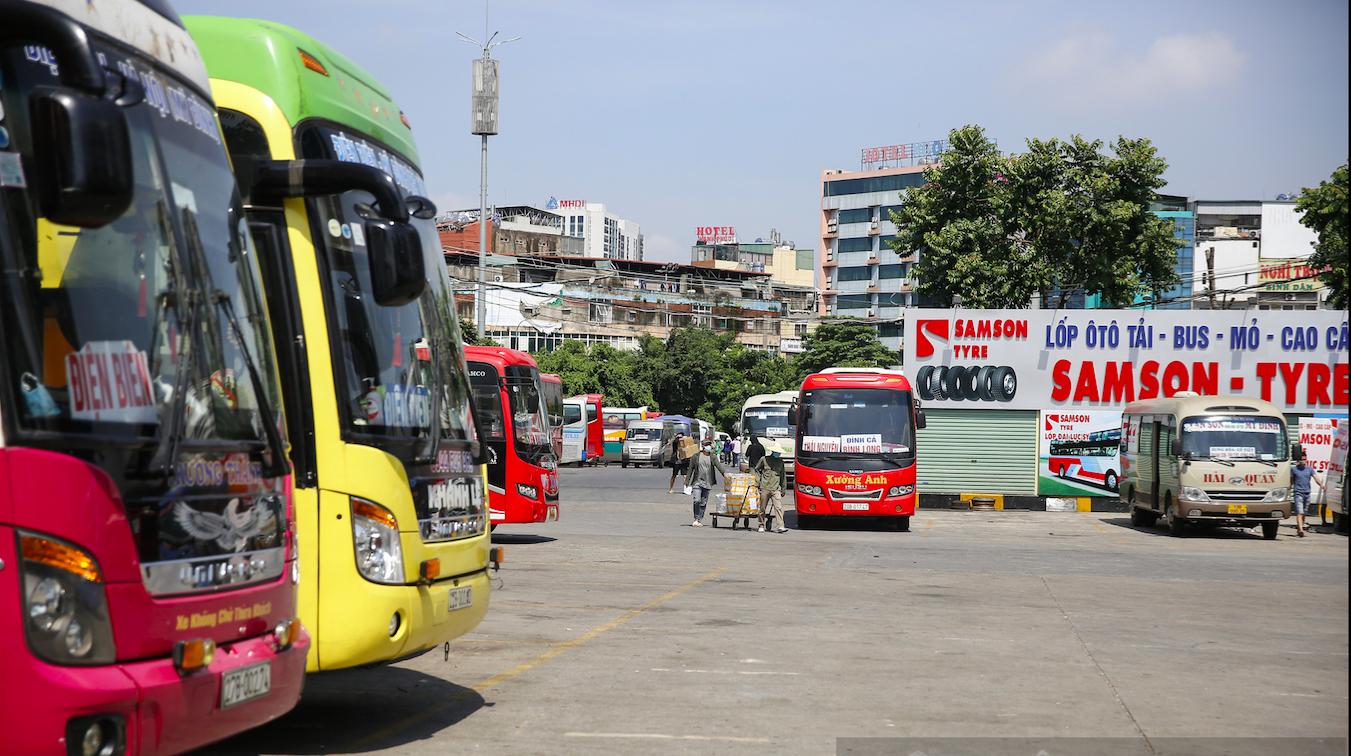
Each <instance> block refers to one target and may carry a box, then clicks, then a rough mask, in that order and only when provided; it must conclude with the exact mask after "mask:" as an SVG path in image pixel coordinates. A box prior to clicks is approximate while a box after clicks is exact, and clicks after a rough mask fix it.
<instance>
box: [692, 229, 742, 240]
mask: <svg viewBox="0 0 1351 756" xmlns="http://www.w3.org/2000/svg"><path fill="white" fill-rule="evenodd" d="M694 236H695V238H696V239H698V240H699V241H701V242H703V243H705V244H736V241H737V239H736V228H734V227H732V226H698V227H697V228H695V229H694Z"/></svg>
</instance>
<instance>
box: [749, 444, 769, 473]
mask: <svg viewBox="0 0 1351 756" xmlns="http://www.w3.org/2000/svg"><path fill="white" fill-rule="evenodd" d="M764 456H765V446H764V444H762V443H760V439H759V437H757V436H751V445H750V446H748V447H746V469H747V470H754V469H755V463H756V462H759V461H760V458H761V457H764Z"/></svg>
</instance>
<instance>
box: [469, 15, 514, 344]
mask: <svg viewBox="0 0 1351 756" xmlns="http://www.w3.org/2000/svg"><path fill="white" fill-rule="evenodd" d="M500 33H501V32H493V33H492V35H491V36H489V34H488V0H483V39H484V41H483V42H479V41H478V40H476V39H474V38H473V37H470V36H468V35H465V34H461V33H460V32H455V34H456V36H458V37H459V38H460V39H462V40H464V41H465V42H468V43H470V44H472V45H476V46H477V47H478V48H479V49H480V50H481V51H482V52H483V57H481V58H479V59H478V60H475V61H474V80H473V96H472V99H471V104H470V127H469V133H471V134H474V135H476V136H478V137H480V138H481V139H482V140H483V141H482V147H481V148H480V158H479V167H480V175H479V186H478V198H479V202H478V297H477V299H478V318H477V321H478V323H477V326H478V336H479V338H480V339H482V338H483V336H484V329H485V327H486V326H487V323H486V321H487V317H488V305H487V294H488V291H487V289H488V224H489V223H490V221H489V220H488V137H489V136H493V135H495V134H497V61H495V60H493V59H492V51H493V48H494V47H497V46H498V45H505V44H506V43H508V42H515V41H516V40H518V39H520V37H512V38H511V39H504V40H502V41H501V42H494V41H493V40H495V39H497V35H498V34H500Z"/></svg>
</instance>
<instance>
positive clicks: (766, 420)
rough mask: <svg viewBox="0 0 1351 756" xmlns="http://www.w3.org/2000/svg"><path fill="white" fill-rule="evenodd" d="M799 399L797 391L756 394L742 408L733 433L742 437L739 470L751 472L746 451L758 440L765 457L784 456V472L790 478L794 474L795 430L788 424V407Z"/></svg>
mask: <svg viewBox="0 0 1351 756" xmlns="http://www.w3.org/2000/svg"><path fill="white" fill-rule="evenodd" d="M797 399H798V392H796V391H780V392H778V393H776V394H756V395H755V396H752V397H750V398H749V399H747V400H746V402H745V404H743V405H742V406H741V420H740V421H739V422H737V423H736V424H735V425H734V426H733V428H732V432H733V433H735V434H736V435H737V436H740V437H741V462H740V465H739V466H740V468H741V470H742V471H746V470H748V469H750V468H749V467H748V465H749V463H748V462H747V461H746V450H747V449H749V448H750V445H751V442H752V441H753V440H754V439H757V438H758V439H760V445H761V446H763V447H765V453H766V454H772V453H773V452H776V451H777V452H779V453H780V454H781V455H783V460H784V469H785V471H786V472H787V473H788V475H789V476H790V477H791V476H793V475H794V474H796V465H795V463H794V461H793V460H794V457H796V455H795V454H794V446H793V445H794V441H795V439H796V437H797V431H796V429H795V428H794V427H793V424H792V423H790V422H788V408H789V407H790V406H792V404H793V402H796V401H797Z"/></svg>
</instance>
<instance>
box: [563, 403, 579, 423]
mask: <svg viewBox="0 0 1351 756" xmlns="http://www.w3.org/2000/svg"><path fill="white" fill-rule="evenodd" d="M581 421H582V407H581V405H580V404H565V405H563V424H564V425H572V424H573V423H580V422H581Z"/></svg>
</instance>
